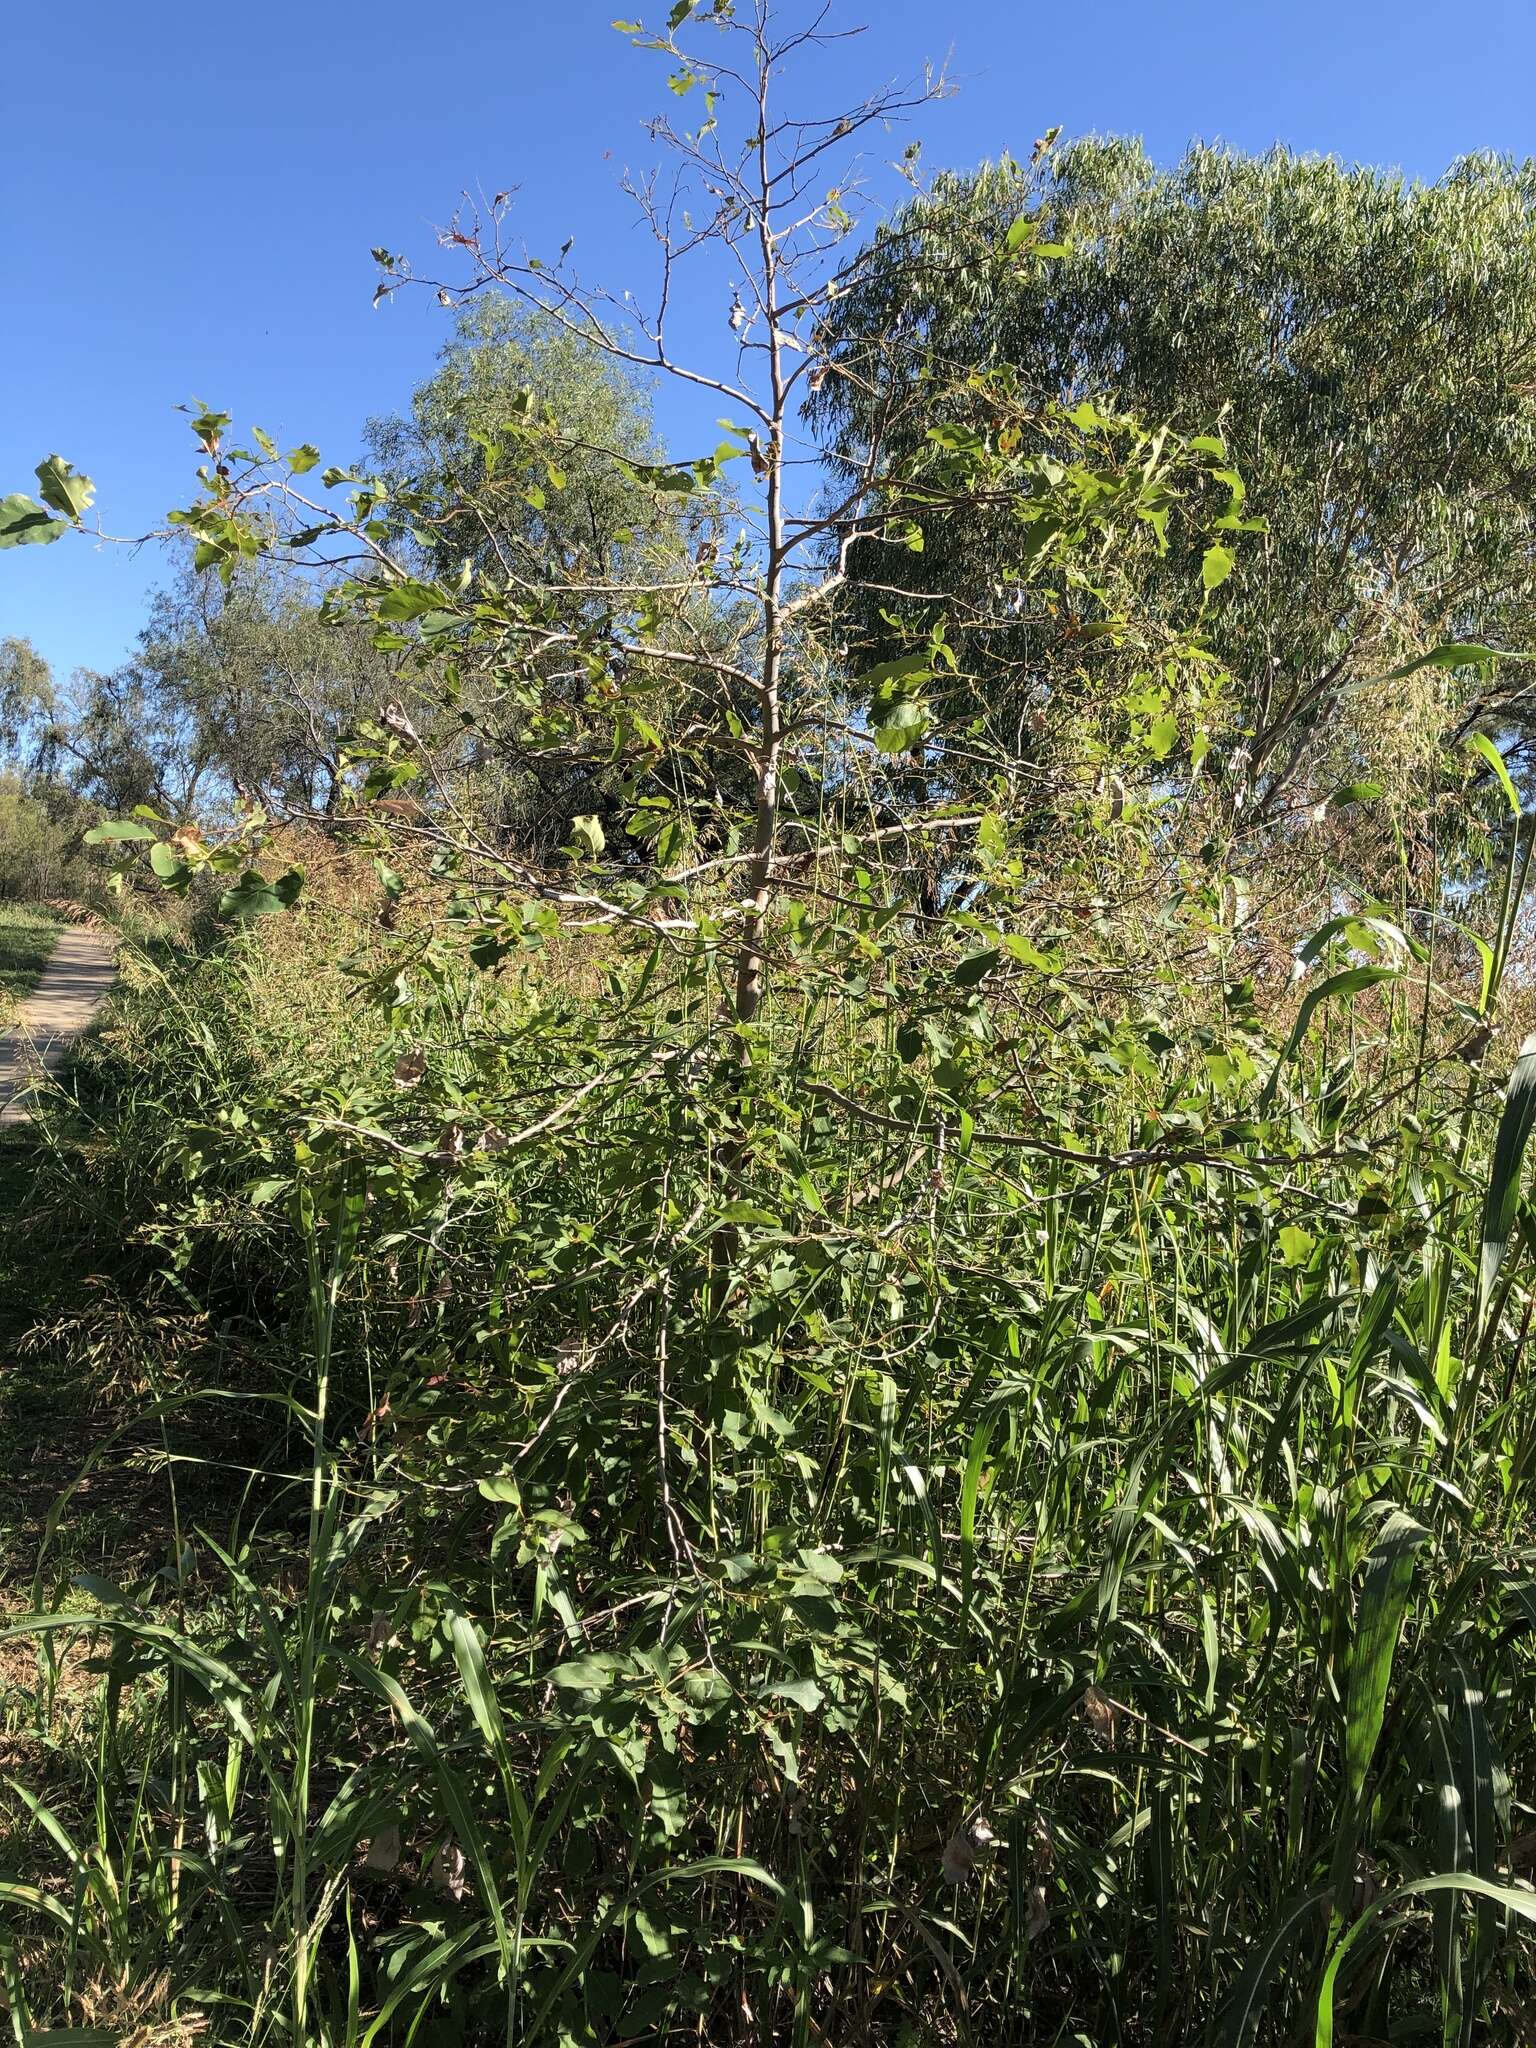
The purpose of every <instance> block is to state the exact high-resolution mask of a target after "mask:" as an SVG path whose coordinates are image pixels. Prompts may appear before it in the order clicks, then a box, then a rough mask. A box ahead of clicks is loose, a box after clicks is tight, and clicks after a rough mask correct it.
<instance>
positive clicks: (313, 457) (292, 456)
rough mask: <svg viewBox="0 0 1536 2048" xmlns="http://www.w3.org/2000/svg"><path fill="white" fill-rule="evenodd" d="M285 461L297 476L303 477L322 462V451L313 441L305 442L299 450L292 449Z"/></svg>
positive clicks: (284, 458)
mask: <svg viewBox="0 0 1536 2048" xmlns="http://www.w3.org/2000/svg"><path fill="white" fill-rule="evenodd" d="M283 460H284V462H286V463H287V465H288V467H289V469H290V470H291V471H292V473H293V474H294V475H295V476H302V475H303V474H304V472H305V470H307V469H313V468H314V466H315V464H316V463H317V462H318V461H319V460H320V450H319V449H318V448H317V447H316V446H315V445H314V443H313V442H312V441H304V442H302V443H301V444H300V445H299V446H298V447H297V448H290V449H289V450H288V453H287V454H286V455H285V456H284V457H283Z"/></svg>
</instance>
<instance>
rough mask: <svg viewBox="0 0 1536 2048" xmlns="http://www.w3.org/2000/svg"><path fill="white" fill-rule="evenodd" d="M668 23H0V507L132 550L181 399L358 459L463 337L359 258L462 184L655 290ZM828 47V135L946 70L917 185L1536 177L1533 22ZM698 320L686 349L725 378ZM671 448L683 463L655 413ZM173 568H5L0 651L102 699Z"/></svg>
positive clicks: (582, 1)
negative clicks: (1077, 154) (496, 194)
mask: <svg viewBox="0 0 1536 2048" xmlns="http://www.w3.org/2000/svg"><path fill="white" fill-rule="evenodd" d="M664 4H665V0H622V4H619V0H564V4H562V5H558V6H551V5H549V4H547V0H540V4H532V0H455V4H454V6H452V7H451V8H443V9H439V10H433V9H423V8H422V7H420V6H419V5H416V4H411V5H407V4H405V0H369V4H367V5H361V4H358V0H308V4H307V5H304V6H298V5H295V4H293V0H268V4H266V5H264V6H260V7H257V6H243V7H242V6H236V7H218V8H208V7H197V8H194V7H191V6H188V5H184V4H179V0H140V4H139V5H138V6H136V7H134V6H124V5H123V4H122V0H113V4H110V5H109V4H106V0H74V4H72V5H69V6H65V5H62V4H59V0H55V4H53V5H38V4H33V5H28V6H25V7H14V6H13V7H12V8H11V9H9V10H7V12H8V16H9V18H8V19H7V22H6V26H5V30H4V38H3V41H4V64H3V67H0V135H3V136H4V138H5V147H4V150H3V152H0V250H3V260H0V308H3V317H0V393H3V398H0V492H3V491H8V490H17V489H26V488H28V487H29V486H30V485H31V484H32V481H33V478H32V471H33V468H34V465H35V464H36V463H37V462H38V461H39V460H41V458H42V457H43V456H44V455H46V454H47V453H49V452H50V451H52V450H55V449H57V450H58V451H60V452H61V453H63V454H64V455H66V456H68V457H69V458H70V459H71V460H72V461H73V462H74V463H76V464H77V465H78V466H79V467H81V468H84V469H86V470H88V471H89V472H90V473H91V474H92V475H93V476H94V477H95V478H96V479H97V483H98V490H99V497H98V504H99V507H100V510H101V514H102V520H103V524H104V526H105V527H106V528H107V529H108V530H109V531H111V532H113V533H116V534H138V533H143V532H147V531H149V530H151V529H152V528H154V527H155V526H157V525H158V524H159V523H160V521H161V520H162V519H163V515H164V513H165V511H166V509H167V508H168V507H169V506H171V505H173V504H175V503H177V502H180V501H182V500H183V499H184V498H185V496H186V495H187V494H188V493H189V491H190V488H191V482H192V469H193V460H192V455H191V449H192V440H191V435H190V434H189V433H188V431H187V428H186V423H185V421H184V419H183V418H182V417H181V416H180V415H178V414H177V413H176V412H175V411H174V410H173V408H174V407H175V406H176V405H177V404H178V403H180V402H183V401H185V400H187V399H189V398H191V397H193V396H197V397H199V398H202V399H205V400H208V401H210V402H212V403H214V404H216V405H218V406H220V407H222V408H224V409H226V410H228V411H231V412H233V413H234V414H235V416H236V418H237V420H238V421H240V422H241V423H242V424H246V423H249V422H252V421H254V422H255V423H257V424H259V425H261V426H264V427H266V428H267V429H268V430H269V431H271V432H272V433H274V434H275V435H277V436H279V437H280V438H281V439H282V440H283V441H284V443H285V445H286V444H287V443H289V442H292V441H298V440H312V441H315V442H318V443H319V444H320V446H321V447H322V448H323V449H324V451H325V453H326V455H327V456H328V457H331V458H333V459H346V458H348V457H350V456H351V455H352V454H353V453H354V452H355V451H356V449H357V446H358V441H359V434H360V429H361V426H362V422H363V421H364V420H365V419H366V418H367V417H368V415H369V414H371V413H376V412H381V411H387V410H390V409H393V408H395V407H398V406H400V405H402V404H403V403H404V401H405V400H406V398H407V396H408V394H409V392H410V390H411V387H412V386H413V384H415V383H416V382H419V381H420V379H421V378H422V376H423V375H424V374H426V372H427V371H428V369H429V367H430V364H431V358H432V354H433V351H434V349H435V348H436V346H437V345H438V343H439V342H440V341H441V340H442V338H443V336H444V333H445V331H446V325H447V322H448V318H449V316H448V315H447V314H446V313H444V312H443V311H442V310H441V309H440V308H438V307H437V306H436V305H435V304H434V303H433V302H432V300H431V299H430V297H429V296H428V295H427V294H425V293H422V294H419V295H414V296H411V297H408V298H405V299H402V300H397V301H396V302H394V303H392V304H391V305H389V306H388V307H387V308H383V309H381V310H379V311H373V310H371V309H370V304H369V300H370V295H371V292H372V286H373V283H374V278H375V275H376V273H375V271H374V267H373V264H372V261H371V259H370V256H369V250H370V248H371V247H372V246H373V245H374V244H376V243H384V244H386V245H388V246H389V247H391V248H394V249H398V250H403V251H407V252H411V253H413V254H416V255H418V256H419V257H421V258H423V259H426V258H427V257H428V255H429V252H430V251H431V246H432V226H433V224H434V223H436V222H440V221H442V220H444V219H445V218H446V217H447V216H448V215H449V214H450V213H451V211H452V209H453V206H454V202H455V198H456V195H457V194H458V192H459V191H460V190H461V189H462V188H464V187H466V186H470V187H473V186H475V185H479V186H480V187H482V188H483V189H484V190H487V191H491V190H495V189H497V188H499V187H503V186H517V187H519V188H520V199H519V205H518V216H519V221H520V225H521V227H522V230H523V232H525V233H526V234H528V235H529V236H530V237H531V238H532V239H534V240H535V241H536V242H537V243H538V244H541V245H547V246H549V247H551V248H554V247H558V244H559V243H560V242H561V241H563V240H564V238H565V236H566V235H567V234H572V233H574V234H575V235H576V237H577V241H578V251H579V254H580V255H581V257H582V258H583V259H584V264H583V267H584V269H585V271H586V272H587V273H588V274H590V275H593V276H602V277H603V278H605V279H606V280H607V281H609V282H613V283H615V284H618V285H623V284H625V283H627V282H630V281H631V280H633V282H634V283H635V284H636V286H637V287H640V286H643V285H644V284H645V282H646V281H647V280H648V277H649V271H648V267H647V247H646V243H645V241H644V238H643V236H642V235H641V234H640V233H639V231H638V230H637V229H636V228H635V226H634V224H633V217H632V214H631V212H630V210H629V208H628V206H627V203H626V202H625V200H624V199H623V197H622V196H621V195H620V194H619V193H618V191H617V189H616V186H617V180H618V176H619V174H620V172H621V171H622V170H623V169H624V167H625V166H626V165H629V166H632V167H634V168H636V169H639V168H642V167H643V166H644V165H646V164H647V163H648V162H649V161H650V160H651V158H652V156H653V154H654V152H653V151H652V148H651V145H650V144H649V142H648V141H647V139H646V138H645V136H644V134H643V132H642V129H641V122H642V120H643V117H644V116H645V115H646V114H647V113H648V112H649V111H651V110H652V109H654V108H655V107H656V106H657V105H658V104H660V103H661V102H662V101H663V100H665V99H666V98H667V95H666V92H665V89H664V84H663V76H662V72H661V70H660V69H659V67H658V60H657V59H656V58H655V57H654V56H647V55H644V54H642V53H640V52H637V51H635V50H633V49H631V48H630V46H629V44H628V42H627V41H626V40H625V39H624V38H623V37H622V36H619V35H616V34H615V33H614V32H613V30H612V29H611V28H610V27H609V25H608V24H609V22H610V20H611V19H612V17H613V15H614V14H615V13H626V14H639V15H641V16H642V18H644V17H645V16H646V13H647V8H649V11H650V13H651V15H653V16H654V15H656V14H658V12H659V10H660V8H661V7H662V6H663V5H664ZM789 5H790V8H794V7H796V6H798V0H789ZM832 20H833V25H835V26H839V27H852V26H856V25H857V24H859V23H860V22H868V23H869V24H870V26H869V27H868V30H867V32H866V33H865V34H864V35H863V36H861V37H859V38H857V39H856V40H854V41H851V42H845V43H843V44H841V45H840V46H839V47H838V48H837V49H836V50H835V51H833V52H831V53H830V54H828V55H827V56H825V57H824V58H822V59H819V60H818V66H817V73H816V75H815V76H814V77H812V76H806V78H805V83H804V90H805V97H806V101H807V103H814V104H813V105H812V107H811V110H813V111H816V112H826V111H835V110H837V109H839V108H840V107H841V106H842V105H843V104H844V103H846V102H847V101H849V100H851V99H853V98H856V97H857V96H858V95H859V94H860V93H861V92H862V91H864V90H865V89H867V88H868V87H869V86H871V85H873V84H878V83H882V82H884V81H886V80H888V79H890V78H893V77H899V76H907V75H910V74H912V73H914V72H916V71H918V70H919V69H920V68H921V66H922V64H923V63H924V61H925V60H927V59H934V60H943V59H945V58H946V57H947V58H949V60H950V62H951V66H952V70H953V72H954V75H955V76H956V77H957V79H958V80H959V81H960V85H961V90H960V91H959V93H958V94H957V95H956V97H954V98H953V99H951V100H950V101H948V102H947V103H945V104H943V105H940V106H937V107H933V108H930V109H928V110H926V111H925V113H924V115H923V117H922V119H921V120H920V122H918V123H917V124H916V127H915V129H914V131H913V132H914V133H916V134H919V135H920V136H921V137H922V139H923V143H924V154H925V158H926V160H927V161H928V162H929V163H930V164H938V163H949V164H956V165H960V164H970V163H974V162H976V161H977V160H978V159H979V158H981V157H983V156H992V155H996V154H997V153H998V152H1000V151H1001V150H1004V149H1012V150H1014V151H1015V152H1016V153H1024V152H1027V151H1028V149H1029V146H1030V144H1031V142H1032V140H1033V138H1034V137H1035V136H1036V135H1037V134H1039V133H1040V132H1041V131H1042V130H1043V129H1044V128H1046V127H1048V126H1050V125H1051V124H1052V123H1056V122H1060V123H1061V124H1062V125H1063V126H1064V127H1065V129H1066V130H1067V132H1068V133H1080V132H1083V131H1086V130H1098V131H1100V132H1129V133H1134V134H1139V135H1141V136H1143V137H1144V138H1145V139H1146V141H1147V143H1148V146H1149V147H1150V148H1151V150H1152V152H1153V154H1154V155H1155V156H1157V157H1159V158H1161V159H1171V158H1173V157H1176V156H1177V155H1178V154H1179V153H1180V152H1181V150H1182V149H1183V147H1184V146H1185V144H1186V143H1187V142H1188V141H1190V140H1191V139H1192V138H1195V137H1201V138H1205V139H1217V138H1221V139H1225V140H1227V141H1229V142H1231V143H1234V144H1236V145H1239V146H1241V147H1244V148H1252V149H1259V148H1263V147H1266V146H1267V145H1269V144H1270V143H1272V142H1275V141H1282V142H1285V143H1287V144H1289V145H1291V146H1293V147H1295V148H1298V149H1304V150H1318V151H1327V152H1331V153H1334V154H1337V155H1339V156H1342V157H1346V158H1350V159H1355V160H1359V161H1364V162H1370V163H1379V164H1390V165H1395V166H1398V167H1401V168H1402V169H1404V170H1405V171H1407V172H1409V173H1410V174H1412V175H1415V176H1420V177H1435V176H1437V175H1438V174H1439V173H1440V172H1441V171H1442V170H1443V169H1444V168H1445V166H1446V164H1447V163H1448V162H1449V161H1450V160H1451V159H1453V158H1454V157H1456V156H1457V155H1460V154H1463V153H1465V152H1467V151H1469V150H1474V149H1485V148H1490V149H1496V150H1500V151H1505V152H1508V153H1511V154H1513V155H1516V156H1526V155H1529V154H1533V153H1536V90H1533V88H1536V0H1480V4H1479V5H1478V6H1476V7H1472V8H1465V9H1451V8H1448V7H1447V6H1446V5H1445V0H1228V4H1227V5H1225V6H1219V5H1216V4H1213V0H1160V4H1154V0H1074V4H1072V5H1061V4H1056V5H1054V6H1045V5H1038V6H1037V5H1029V4H1024V0H950V4H949V5H948V6H947V7H940V6H937V5H933V4H925V5H919V4H917V0H833V14H832ZM899 143H900V139H898V141H897V143H896V145H895V146H894V147H893V150H892V153H893V154H894V153H895V147H899ZM707 310H708V309H703V308H701V309H700V313H699V318H698V320H697V322H696V325H695V330H694V331H695V334H696V336H697V338H698V339H699V341H700V342H701V344H702V345H703V347H704V348H705V349H706V350H710V349H714V348H717V347H720V348H723V346H724V344H725V343H726V341H727V340H728V331H727V329H726V327H725V323H724V320H723V318H714V317H711V318H709V319H708V320H706V319H705V318H704V317H703V316H704V313H705V311H707ZM718 311H719V309H718V308H716V309H714V312H715V313H718ZM722 364H723V357H722ZM661 419H662V425H663V428H664V430H667V431H670V432H671V433H672V434H673V435H674V437H677V438H680V439H683V440H689V439H691V431H692V425H693V422H692V421H691V420H685V419H684V417H683V416H682V415H681V414H680V413H679V414H674V413H672V412H670V411H669V410H668V409H667V406H666V404H665V403H664V404H663V407H662V411H661ZM680 452H682V453H691V452H694V451H693V450H692V448H691V446H684V447H682V448H681V449H680ZM165 567H166V564H165V561H164V558H163V556H161V555H160V553H159V552H158V550H157V549H156V548H155V547H149V548H144V549H141V550H138V551H131V550H129V549H126V548H108V549H96V548H94V547H91V546H88V545H84V544H81V543H80V542H78V541H76V540H74V539H73V538H70V539H66V540H65V541H64V542H61V543H60V544H59V545H57V546H55V547H51V548H21V549H13V550H9V551H7V552H6V553H4V554H3V555H0V635H5V634H9V633H19V634H23V635H26V636H28V637H30V638H31V639H32V640H33V641H34V642H35V644H36V645H37V646H38V647H39V648H40V649H41V650H42V652H43V653H44V654H46V655H47V656H48V658H49V659H50V660H51V661H52V662H53V664H54V665H55V667H56V669H57V670H59V671H60V672H61V673H67V672H68V671H69V670H70V669H72V668H73V667H75V666H77V665H82V664H84V665H92V666H97V667H107V666H110V665H112V664H113V663H114V662H116V661H118V660H120V659H121V658H122V657H123V655H124V654H125V653H126V652H127V650H128V648H129V647H130V645H131V643H132V639H133V635H134V633H135V631H136V629H137V627H138V624H139V622H140V619H141V617H142V612H143V605H144V598H145V594H146V592H147V591H148V590H149V589H150V588H151V587H152V586H153V584H154V583H155V582H156V581H157V580H159V579H160V578H161V577H162V576H163V574H164V572H165Z"/></svg>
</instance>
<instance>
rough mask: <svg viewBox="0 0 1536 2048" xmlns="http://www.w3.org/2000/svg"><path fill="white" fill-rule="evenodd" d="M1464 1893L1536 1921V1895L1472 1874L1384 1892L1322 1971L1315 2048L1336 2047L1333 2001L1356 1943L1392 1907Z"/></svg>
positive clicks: (1444, 1876) (1414, 1882) (1417, 1882)
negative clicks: (1406, 1902) (1417, 1899)
mask: <svg viewBox="0 0 1536 2048" xmlns="http://www.w3.org/2000/svg"><path fill="white" fill-rule="evenodd" d="M1444 1891H1449V1892H1465V1893H1467V1894H1469V1895H1470V1896H1472V1897H1474V1898H1479V1899H1491V1900H1492V1902H1493V1903H1494V1904H1495V1905H1496V1906H1502V1907H1503V1908H1504V1910H1505V1912H1507V1913H1515V1914H1518V1915H1519V1917H1520V1918H1521V1919H1522V1920H1532V1921H1536V1892H1530V1891H1526V1890H1525V1889H1524V1888H1523V1887H1521V1886H1518V1885H1512V1884H1493V1883H1491V1882H1490V1881H1489V1880H1488V1879H1487V1878H1485V1877H1475V1876H1473V1874H1472V1873H1471V1872H1470V1871H1467V1872H1454V1871H1447V1872H1445V1873H1443V1874H1442V1875H1440V1876H1438V1877H1416V1878H1414V1879H1413V1880H1412V1881H1411V1882H1410V1883H1408V1884H1401V1885H1399V1886H1398V1887H1397V1889H1396V1890H1395V1891H1390V1892H1384V1893H1383V1894H1382V1896H1381V1897H1380V1898H1379V1899H1373V1900H1372V1902H1371V1903H1370V1905H1368V1906H1367V1907H1366V1909H1365V1911H1364V1912H1363V1913H1362V1914H1361V1915H1360V1917H1359V1919H1358V1920H1356V1921H1355V1922H1354V1924H1353V1925H1352V1926H1351V1927H1350V1929H1349V1931H1348V1933H1346V1934H1345V1935H1343V1936H1342V1938H1341V1939H1340V1940H1339V1941H1338V1942H1337V1943H1336V1944H1335V1946H1334V1948H1333V1950H1332V1951H1331V1953H1330V1955H1329V1957H1328V1966H1327V1968H1326V1969H1325V1970H1324V1972H1323V1981H1322V1983H1321V1984H1320V1985H1319V1987H1318V1994H1317V2019H1316V2022H1315V2024H1314V2027H1313V2033H1312V2041H1313V2048H1333V2001H1334V1994H1335V1991H1336V1989H1337V1986H1338V1978H1339V1971H1340V1969H1341V1968H1342V1967H1343V1964H1344V1960H1345V1958H1346V1957H1347V1956H1348V1954H1349V1952H1350V1950H1351V1949H1352V1948H1353V1947H1354V1945H1355V1943H1356V1942H1357V1941H1358V1940H1360V1939H1361V1938H1362V1937H1363V1936H1365V1935H1367V1934H1370V1933H1373V1932H1374V1922H1375V1921H1376V1920H1377V1919H1379V1918H1380V1917H1381V1916H1382V1915H1383V1914H1384V1913H1386V1912H1387V1911H1388V1910H1389V1909H1390V1908H1392V1907H1395V1906H1399V1905H1401V1904H1402V1903H1403V1902H1404V1901H1405V1900H1408V1899H1413V1898H1431V1899H1432V1898H1433V1897H1434V1896H1435V1894H1436V1893H1438V1892H1444Z"/></svg>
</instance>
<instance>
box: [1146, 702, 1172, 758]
mask: <svg viewBox="0 0 1536 2048" xmlns="http://www.w3.org/2000/svg"><path fill="white" fill-rule="evenodd" d="M1178 737H1179V721H1178V720H1177V719H1176V718H1175V717H1174V715H1173V713H1172V712H1171V711H1170V712H1168V713H1167V714H1166V715H1165V716H1164V717H1162V718H1160V719H1158V721H1157V722H1156V724H1155V725H1153V726H1152V728H1151V729H1150V731H1149V732H1148V734H1147V752H1148V753H1149V754H1150V755H1151V756H1152V758H1153V760H1154V761H1166V760H1167V758H1168V756H1169V755H1170V754H1171V753H1172V751H1173V749H1174V747H1175V745H1176V744H1177V742H1178Z"/></svg>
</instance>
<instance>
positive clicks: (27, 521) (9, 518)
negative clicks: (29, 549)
mask: <svg viewBox="0 0 1536 2048" xmlns="http://www.w3.org/2000/svg"><path fill="white" fill-rule="evenodd" d="M66 524H67V522H66V521H65V520H63V519H52V518H50V517H49V515H48V514H47V513H46V512H45V511H44V510H43V508H42V506H41V505H39V504H38V503H37V502H36V501H35V500H34V499H32V498H28V497H24V496H23V495H22V493H21V492H20V491H13V492H12V493H11V495H10V496H9V497H8V498H0V548H19V547H24V546H26V545H28V544H29V543H30V542H33V541H50V540H57V539H58V537H59V535H60V534H61V533H63V532H64V530H65V527H66Z"/></svg>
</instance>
